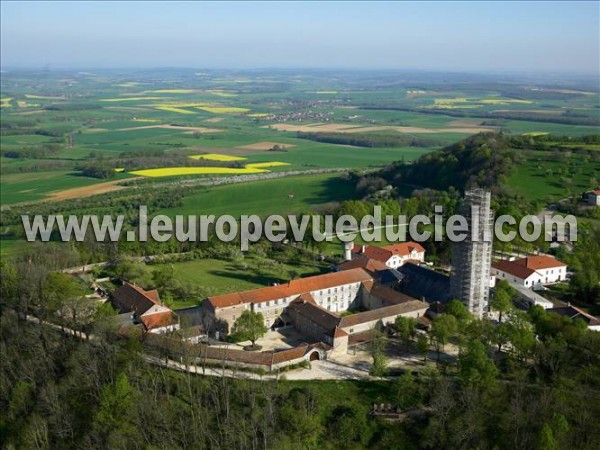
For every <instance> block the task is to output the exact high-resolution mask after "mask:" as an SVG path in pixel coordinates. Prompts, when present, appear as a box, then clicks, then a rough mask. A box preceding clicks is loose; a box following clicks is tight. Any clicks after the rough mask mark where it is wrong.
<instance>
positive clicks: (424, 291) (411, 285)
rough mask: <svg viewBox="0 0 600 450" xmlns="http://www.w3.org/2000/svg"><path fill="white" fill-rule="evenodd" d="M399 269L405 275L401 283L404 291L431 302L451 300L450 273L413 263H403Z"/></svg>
mask: <svg viewBox="0 0 600 450" xmlns="http://www.w3.org/2000/svg"><path fill="white" fill-rule="evenodd" d="M398 271H399V272H400V273H401V274H402V275H404V278H403V279H402V282H401V283H400V289H401V290H402V292H405V293H407V294H408V295H410V296H412V297H415V298H418V299H425V301H427V302H429V303H433V302H442V303H446V302H447V301H449V300H450V277H449V276H448V275H444V274H443V273H439V272H436V271H434V270H431V269H429V268H427V267H425V266H419V265H416V264H412V263H405V264H403V265H402V266H401V267H399V268H398Z"/></svg>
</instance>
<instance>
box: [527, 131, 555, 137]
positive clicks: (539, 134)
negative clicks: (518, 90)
mask: <svg viewBox="0 0 600 450" xmlns="http://www.w3.org/2000/svg"><path fill="white" fill-rule="evenodd" d="M548 134H550V133H546V132H543V131H531V132H529V133H523V134H522V136H529V137H538V136H547V135H548Z"/></svg>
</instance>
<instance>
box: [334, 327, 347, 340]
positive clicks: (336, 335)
mask: <svg viewBox="0 0 600 450" xmlns="http://www.w3.org/2000/svg"><path fill="white" fill-rule="evenodd" d="M344 336H348V333H346V332H345V331H344V330H342V329H341V328H339V327H335V330H334V331H333V337H334V338H341V337H344Z"/></svg>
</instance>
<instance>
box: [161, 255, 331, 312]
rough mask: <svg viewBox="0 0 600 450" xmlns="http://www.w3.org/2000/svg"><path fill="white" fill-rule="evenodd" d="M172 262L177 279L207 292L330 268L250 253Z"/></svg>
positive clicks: (242, 287)
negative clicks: (234, 259)
mask: <svg viewBox="0 0 600 450" xmlns="http://www.w3.org/2000/svg"><path fill="white" fill-rule="evenodd" d="M169 265H170V266H171V267H173V269H174V274H175V277H176V279H178V280H179V281H181V282H184V283H190V284H192V285H194V286H197V287H199V288H202V289H203V292H206V293H207V295H218V294H225V293H229V292H236V291H245V290H250V289H256V288H260V287H265V286H270V285H272V284H273V283H282V282H286V281H288V280H289V279H290V278H298V277H305V276H310V275H316V274H319V273H322V272H323V270H324V269H325V268H326V266H323V265H320V266H319V265H316V264H312V265H306V264H294V265H291V264H278V265H276V266H274V267H270V266H268V265H267V264H265V263H264V260H258V259H257V258H256V257H254V256H246V257H245V258H244V259H243V260H242V261H240V262H237V263H234V262H230V261H223V260H219V259H198V260H194V261H188V262H178V263H172V264H171V263H169ZM161 266H162V265H161V264H153V265H152V266H150V268H151V269H157V268H160V267H161ZM198 300H203V299H198ZM196 304H197V301H177V299H175V303H174V305H173V308H174V309H180V308H186V307H189V306H194V305H196Z"/></svg>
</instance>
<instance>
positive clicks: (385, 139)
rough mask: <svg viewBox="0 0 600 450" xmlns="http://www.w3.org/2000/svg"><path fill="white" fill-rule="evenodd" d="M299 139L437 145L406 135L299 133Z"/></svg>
mask: <svg viewBox="0 0 600 450" xmlns="http://www.w3.org/2000/svg"><path fill="white" fill-rule="evenodd" d="M296 136H297V137H298V138H300V139H308V140H310V141H316V142H325V143H327V144H338V145H353V146H355V147H369V148H371V147H379V148H387V147H406V146H408V147H431V146H433V145H439V142H437V141H435V140H434V139H427V138H422V137H416V136H411V135H407V134H397V135H391V134H357V133H306V132H302V131H299V132H298V133H296Z"/></svg>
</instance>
